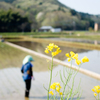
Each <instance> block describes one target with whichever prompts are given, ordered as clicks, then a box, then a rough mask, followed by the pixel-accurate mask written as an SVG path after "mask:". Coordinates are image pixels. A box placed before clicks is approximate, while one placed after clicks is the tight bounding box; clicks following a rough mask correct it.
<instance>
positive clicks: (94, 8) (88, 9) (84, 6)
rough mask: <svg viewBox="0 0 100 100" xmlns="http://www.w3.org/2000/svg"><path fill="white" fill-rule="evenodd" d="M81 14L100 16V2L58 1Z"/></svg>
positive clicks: (90, 0) (98, 0) (92, 0)
mask: <svg viewBox="0 0 100 100" xmlns="http://www.w3.org/2000/svg"><path fill="white" fill-rule="evenodd" d="M58 1H60V2H61V3H63V4H65V5H66V6H68V7H70V8H72V9H75V10H76V11H79V12H84V13H89V14H94V15H96V14H100V0H58Z"/></svg>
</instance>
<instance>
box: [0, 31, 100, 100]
mask: <svg viewBox="0 0 100 100" xmlns="http://www.w3.org/2000/svg"><path fill="white" fill-rule="evenodd" d="M78 34H80V36H79V35H78ZM0 35H2V37H3V38H5V41H9V42H12V43H15V42H17V44H18V42H21V41H22V42H23V41H26V39H27V41H30V42H32V43H34V42H41V43H43V42H45V43H46V45H47V44H48V43H50V42H55V43H57V45H58V44H59V45H60V46H61V48H62V50H63V52H64V53H66V51H67V50H68V52H69V51H71V48H69V49H68V48H67V50H66V49H65V48H64V47H63V46H64V45H67V46H71V47H73V50H74V52H77V51H78V52H79V53H81V52H83V51H84V50H83V49H84V48H86V50H85V52H87V51H89V48H90V50H95V49H97V50H100V49H99V48H100V45H99V44H98V45H94V44H85V43H84V44H83V43H75V42H74V43H73V42H67V43H66V42H65V41H59V42H58V41H54V40H50V41H49V40H48V39H47V38H50V37H52V38H53V37H59V38H62V37H64V38H76V39H77V38H80V39H81V38H82V39H90V40H99V39H100V35H99V33H96V34H94V33H92V35H90V33H89V34H86V32H81V33H79V32H77V33H73V34H72V36H70V34H69V33H66V32H64V33H59V34H57V33H56V34H53V33H52V34H50V33H45V34H41V33H9V35H8V33H0ZM26 37H27V38H26ZM37 37H38V38H37ZM41 38H42V39H41ZM45 38H46V39H45ZM33 40H34V41H33ZM47 41H48V42H47ZM68 43H69V44H68ZM20 44H21V43H20ZM22 44H23V43H22ZM18 45H19V44H18ZM31 45H33V44H31ZM34 45H35V47H36V46H37V47H39V48H40V47H41V45H37V43H34ZM46 45H42V46H43V48H41V51H40V50H39V48H38V49H37V50H35V49H34V47H33V48H29V47H30V45H29V43H27V47H26V48H29V49H33V50H35V51H37V52H41V53H43V52H44V49H45V47H46ZM20 46H21V45H20ZM67 46H66V47H67ZM76 46H77V47H79V48H78V49H76V48H75V47H76ZM81 46H82V48H81ZM86 46H87V47H89V48H87V47H86ZM83 47H84V48H83ZM80 48H81V51H80V50H79V49H80ZM26 55H30V53H27V52H24V51H22V50H19V49H17V48H14V47H11V46H9V45H7V44H5V43H4V42H0V80H1V81H0V100H47V91H46V90H45V89H44V87H43V85H44V86H45V87H46V88H48V83H49V70H48V67H49V66H50V65H51V62H50V61H48V60H47V59H44V58H41V57H39V56H35V55H32V57H33V58H34V60H35V61H34V62H32V64H33V65H34V67H33V75H34V77H35V80H32V87H31V92H30V98H29V99H26V98H24V90H25V84H24V82H23V79H22V74H21V72H20V68H21V66H22V61H23V58H24V57H25V56H26ZM57 58H59V59H60V60H65V59H66V58H65V57H64V55H59V56H58V57H57ZM63 68H64V67H63V66H61V65H59V64H57V63H54V69H53V80H52V82H55V81H56V82H61V81H60V76H59V70H61V72H62V73H63ZM57 73H58V74H57ZM66 76H67V74H66ZM80 79H81V87H80V90H82V91H83V92H82V96H81V98H80V100H94V96H93V92H92V91H91V89H92V88H93V86H95V85H99V84H100V81H99V80H96V79H93V78H90V77H88V76H86V75H83V74H81V73H78V74H77V76H76V78H75V84H74V86H75V88H76V87H77V85H78V84H79V82H80ZM71 84H72V80H71V81H70V83H69V86H71ZM61 85H62V84H61ZM73 100H77V99H76V97H75V98H74V99H73Z"/></svg>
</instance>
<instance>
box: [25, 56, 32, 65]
mask: <svg viewBox="0 0 100 100" xmlns="http://www.w3.org/2000/svg"><path fill="white" fill-rule="evenodd" d="M30 61H34V59H33V58H32V56H30V55H28V56H26V57H25V58H24V60H23V64H26V63H28V62H30Z"/></svg>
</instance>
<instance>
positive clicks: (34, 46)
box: [13, 41, 89, 60]
mask: <svg viewBox="0 0 100 100" xmlns="http://www.w3.org/2000/svg"><path fill="white" fill-rule="evenodd" d="M13 43H14V44H17V45H20V46H23V47H26V48H29V49H31V50H34V51H36V52H39V53H42V54H45V52H44V50H45V48H46V46H47V45H48V44H46V43H37V42H28V41H20V42H13ZM59 47H60V48H61V50H62V52H61V53H60V54H59V55H57V56H56V57H55V58H57V59H60V60H65V59H66V56H65V54H66V53H68V52H70V51H74V52H75V53H81V52H87V51H89V50H85V49H78V48H73V47H64V46H59ZM49 56H50V55H49Z"/></svg>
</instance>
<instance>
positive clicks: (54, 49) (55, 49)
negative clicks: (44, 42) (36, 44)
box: [45, 43, 61, 100]
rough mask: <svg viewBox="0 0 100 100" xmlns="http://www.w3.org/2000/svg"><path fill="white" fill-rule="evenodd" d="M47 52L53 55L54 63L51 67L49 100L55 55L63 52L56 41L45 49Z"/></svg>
mask: <svg viewBox="0 0 100 100" xmlns="http://www.w3.org/2000/svg"><path fill="white" fill-rule="evenodd" d="M45 53H47V54H48V53H51V55H52V63H51V68H50V81H49V87H48V90H47V91H48V94H47V100H49V91H50V85H51V80H52V70H53V58H54V56H56V55H58V54H59V53H61V50H60V48H59V47H58V46H57V45H55V44H54V43H50V44H49V45H48V46H47V48H46V49H45Z"/></svg>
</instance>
